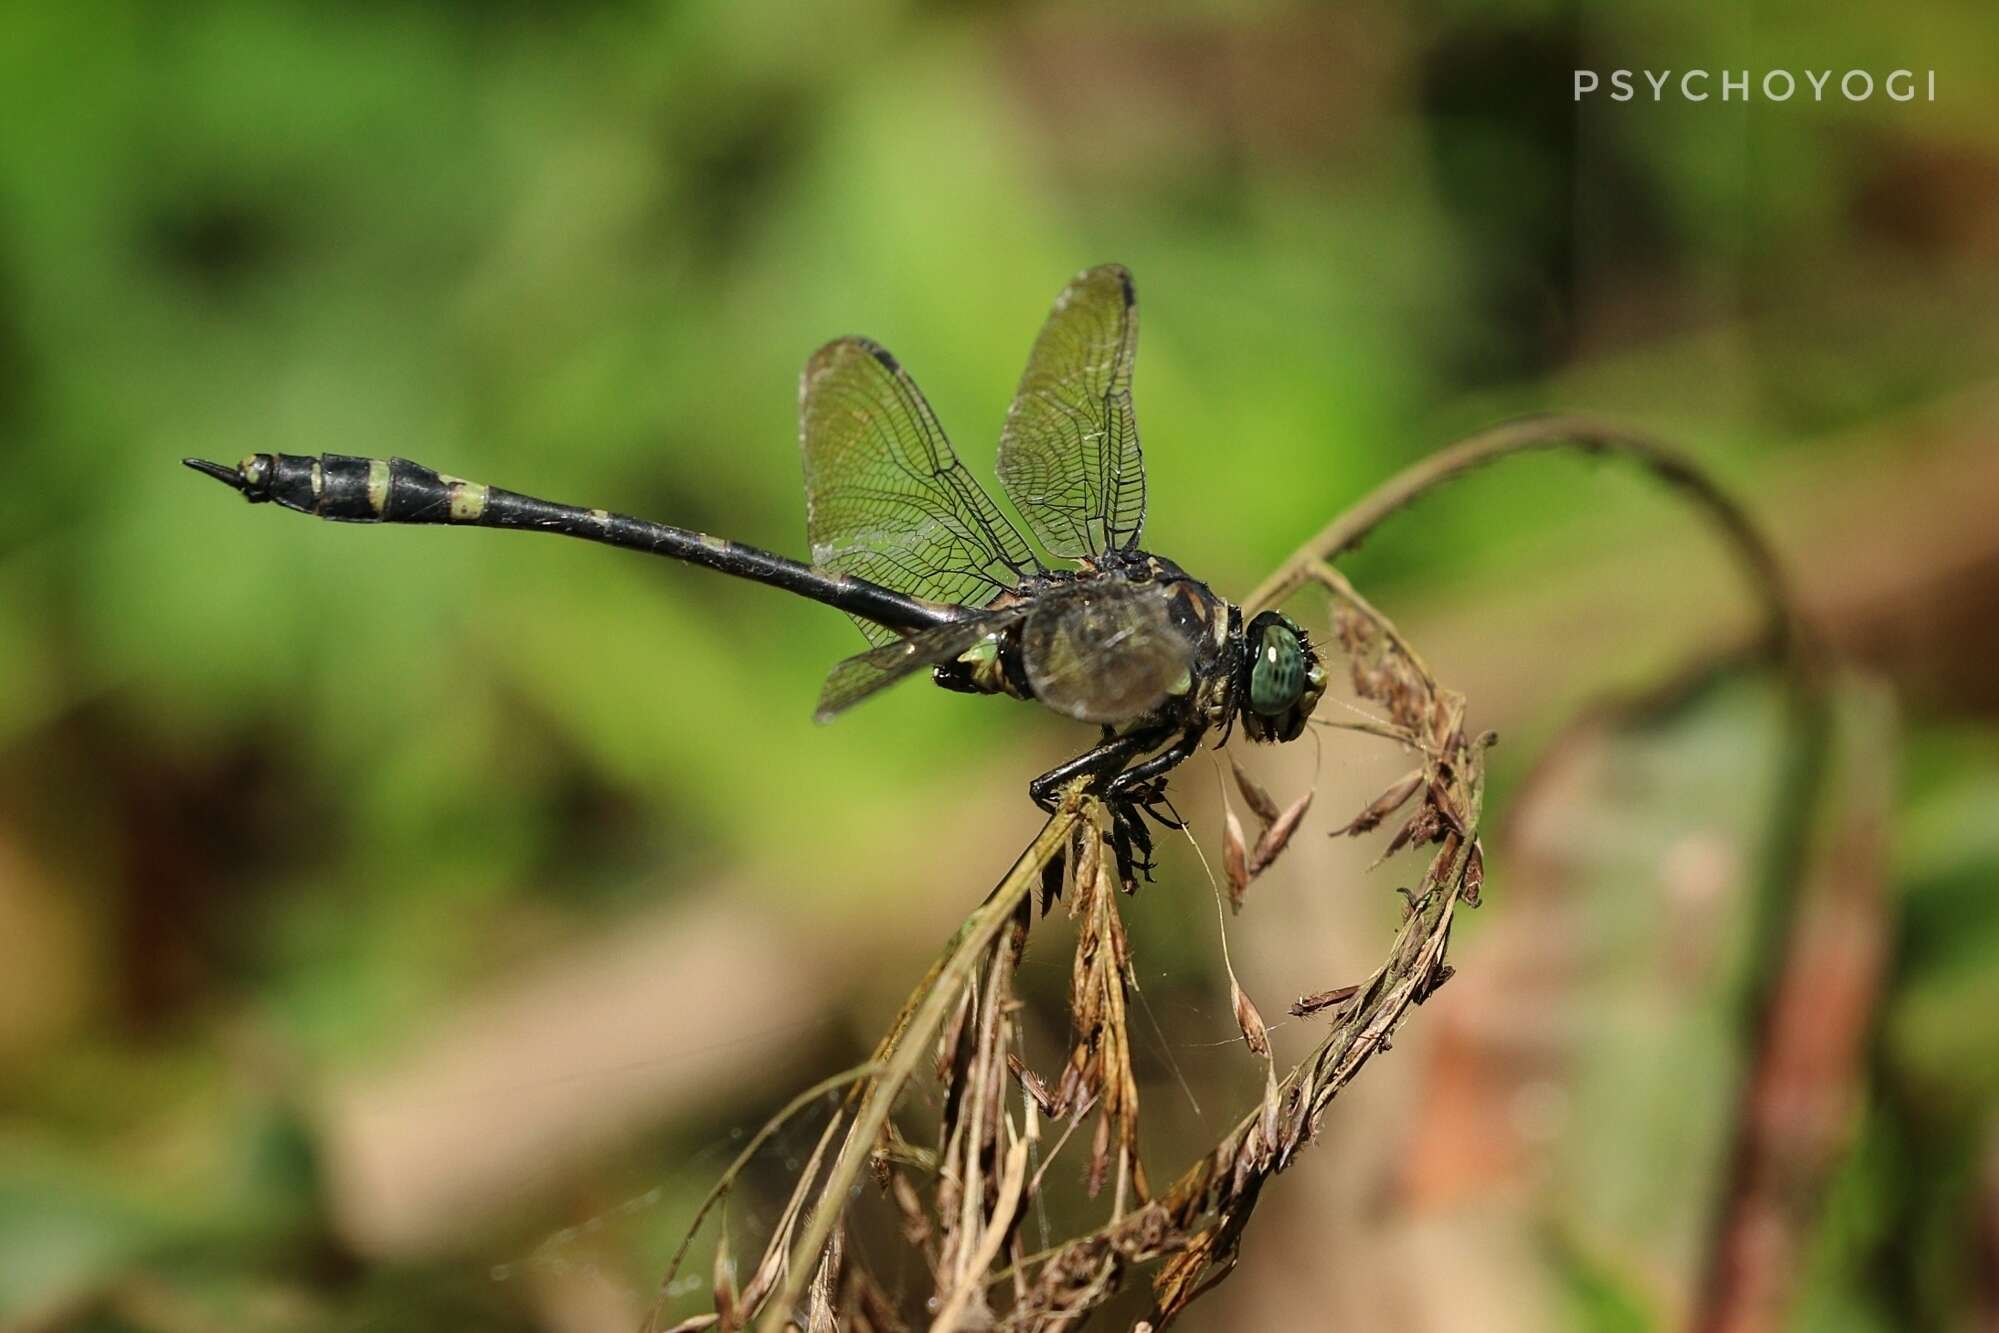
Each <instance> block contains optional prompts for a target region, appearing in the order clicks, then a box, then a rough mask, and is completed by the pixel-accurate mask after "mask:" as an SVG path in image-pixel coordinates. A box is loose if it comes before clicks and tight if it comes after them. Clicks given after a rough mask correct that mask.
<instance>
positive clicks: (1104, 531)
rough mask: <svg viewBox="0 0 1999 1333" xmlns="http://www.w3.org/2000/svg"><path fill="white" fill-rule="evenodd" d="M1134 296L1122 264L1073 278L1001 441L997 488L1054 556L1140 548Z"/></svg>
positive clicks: (1040, 340)
mask: <svg viewBox="0 0 1999 1333" xmlns="http://www.w3.org/2000/svg"><path fill="white" fill-rule="evenodd" d="M1137 351H1138V297H1137V295H1136V294H1135V293H1134V292H1133V290H1132V285H1131V274H1129V273H1127V272H1126V271H1125V270H1124V266H1123V265H1121V264H1104V265H1101V266H1099V267H1097V268H1093V269H1090V270H1088V271H1086V272H1084V273H1079V274H1078V275H1076V277H1075V278H1074V279H1073V280H1072V281H1071V282H1070V283H1069V285H1068V286H1067V287H1065V288H1063V289H1062V294H1061V295H1060V296H1059V297H1057V298H1056V299H1055V307H1054V309H1053V310H1051V311H1050V312H1049V314H1048V321H1047V323H1045V324H1043V325H1042V326H1041V334H1040V336H1039V337H1037V338H1036V339H1035V340H1034V350H1033V351H1032V352H1031V353H1030V354H1029V355H1028V358H1027V371H1026V373H1025V374H1023V375H1022V376H1021V377H1020V388H1019V390H1018V391H1017V392H1016V393H1015V394H1014V399H1013V406H1012V407H1011V408H1009V409H1008V410H1007V414H1006V427H1005V429H1004V430H1003V431H1002V432H1001V434H1000V446H999V477H1000V484H1001V485H1003V486H1005V487H1006V493H1007V495H1008V497H1009V498H1011V499H1012V500H1013V503H1014V507H1015V508H1017V509H1019V510H1020V512H1021V516H1022V517H1023V518H1025V519H1026V520H1027V523H1028V526H1029V527H1031V528H1033V529H1034V534H1035V536H1037V537H1039V538H1040V539H1041V544H1042V545H1043V546H1045V547H1047V548H1048V550H1049V551H1050V552H1051V553H1052V554H1055V555H1060V556H1066V557H1069V558H1071V559H1074V558H1076V557H1079V556H1087V555H1099V554H1102V553H1103V552H1106V551H1111V550H1129V549H1130V548H1132V547H1134V546H1136V545H1137V544H1138V536H1139V531H1140V530H1141V529H1142V528H1143V527H1144V526H1145V460H1144V458H1143V457H1142V456H1141V455H1140V453H1139V447H1138V420H1137V418H1136V417H1135V416H1134V415H1133V413H1132V406H1131V365H1132V360H1133V358H1134V357H1135V356H1136V354H1137Z"/></svg>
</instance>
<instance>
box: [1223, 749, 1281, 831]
mask: <svg viewBox="0 0 1999 1333" xmlns="http://www.w3.org/2000/svg"><path fill="white" fill-rule="evenodd" d="M1229 767H1230V768H1232V769H1234V770H1235V785H1236V790H1237V791H1239V792H1241V793H1242V799H1243V802H1244V803H1245V804H1247V805H1248V806H1249V808H1250V809H1251V810H1252V811H1254V812H1255V814H1256V817H1257V818H1258V819H1260V820H1262V821H1263V822H1264V824H1266V825H1268V824H1269V823H1270V822H1271V821H1273V820H1275V819H1276V818H1277V802H1275V801H1273V800H1271V799H1270V793H1269V792H1267V791H1265V790H1264V789H1263V788H1261V787H1259V786H1257V785H1256V781H1255V779H1253V778H1251V777H1250V775H1249V774H1247V773H1245V772H1243V771H1242V765H1241V764H1239V763H1237V762H1236V761H1235V756H1233V755H1231V756H1229Z"/></svg>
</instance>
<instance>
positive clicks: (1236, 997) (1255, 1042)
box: [1229, 973, 1270, 1058]
mask: <svg viewBox="0 0 1999 1333" xmlns="http://www.w3.org/2000/svg"><path fill="white" fill-rule="evenodd" d="M1229 991H1230V995H1229V999H1230V1001H1231V1002H1232V1003H1233V1004H1234V1005H1235V1022H1236V1026H1237V1027H1239V1028H1241V1029H1242V1039H1243V1042H1244V1044H1246V1045H1247V1046H1248V1047H1249V1050H1250V1054H1252V1055H1261V1056H1264V1057H1265V1058H1268V1057H1269V1055H1270V1029H1269V1028H1267V1027H1265V1026H1264V1025H1263V1015H1262V1014H1260V1013H1258V1012H1257V1010H1256V1002H1255V1001H1253V1000H1251V999H1250V998H1249V992H1248V991H1246V990H1244V989H1243V988H1242V986H1241V984H1240V983H1239V982H1237V981H1236V979H1235V976H1234V974H1233V973H1231V974H1230V976H1229Z"/></svg>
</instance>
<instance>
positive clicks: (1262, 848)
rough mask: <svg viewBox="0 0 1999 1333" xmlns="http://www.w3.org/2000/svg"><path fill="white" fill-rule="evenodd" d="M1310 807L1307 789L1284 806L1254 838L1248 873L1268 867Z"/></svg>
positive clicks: (1288, 842) (1254, 872)
mask: <svg viewBox="0 0 1999 1333" xmlns="http://www.w3.org/2000/svg"><path fill="white" fill-rule="evenodd" d="M1311 808H1312V792H1311V791H1310V790H1309V789H1308V790H1307V791H1306V792H1305V794H1304V795H1303V796H1300V797H1299V798H1298V799H1297V800H1295V801H1293V802H1292V803H1291V804H1290V805H1289V806H1287V807H1285V809H1284V812H1283V813H1282V814H1280V815H1278V816H1277V819H1276V821H1275V822H1274V823H1272V824H1271V826H1270V827H1269V828H1267V829H1265V830H1264V831H1263V836H1262V837H1261V838H1258V839H1257V840H1256V851H1255V852H1254V853H1252V854H1251V855H1250V858H1249V873H1250V874H1252V875H1260V874H1262V873H1263V872H1264V871H1265V870H1266V869H1268V868H1269V866H1270V863H1271V862H1272V861H1275V860H1276V859H1277V857H1278V855H1279V854H1280V853H1281V852H1283V850H1284V849H1285V847H1286V846H1288V845H1289V844H1290V842H1291V835H1292V834H1294V833H1296V832H1297V831H1298V825H1299V824H1301V823H1303V822H1304V820H1305V812H1306V811H1307V810H1310V809H1311Z"/></svg>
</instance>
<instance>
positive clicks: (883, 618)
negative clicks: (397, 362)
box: [184, 454, 964, 632]
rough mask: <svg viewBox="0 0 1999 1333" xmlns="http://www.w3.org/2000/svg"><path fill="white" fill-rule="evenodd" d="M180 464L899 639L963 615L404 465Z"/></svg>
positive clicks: (323, 461)
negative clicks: (872, 627) (461, 528)
mask: <svg viewBox="0 0 1999 1333" xmlns="http://www.w3.org/2000/svg"><path fill="white" fill-rule="evenodd" d="M184 461H185V462H186V463H187V465H188V466H189V467H191V468H194V469H195V470H196V471H199V472H201V473H204V474H205V475H207V476H211V477H214V478H215V479H216V480H217V481H221V482H224V483H226V484H227V485H230V486H233V487H234V488H235V489H237V490H238V491H240V492H242V494H243V498H244V499H246V500H249V501H250V502H251V503H252V504H275V505H279V506H282V507H283V508H285V509H291V510H295V511H297V512H298V513H301V514H311V515H313V516H314V517H315V518H330V519H333V520H335V521H337V522H342V523H450V524H461V525H465V526H469V527H481V528H514V529H517V530H520V531H526V532H553V533H558V534H560V535H562V536H566V537H576V538H580V539H582V540H584V541H592V542H602V543H604V544H605V545H606V546H622V547H624V548H625V549H627V550H634V551H644V552H646V553H647V554H648V555H663V556H667V557H669V558H671V559H674V560H684V561H686V562H687V563H689V564H692V565H701V566H703V567H704V568H707V569H714V570H719V571H721V572H722V573H724V574H733V575H735V576H736V577H738V578H746V579H752V580H754V581H756V582H758V583H767V584H770V585H771V586H772V587H775V588H783V589H785V590H786V591H787V592H795V593H798V594H800V595H801V596H805V597H810V598H812V599H813V600H814V601H818V602H824V603H825V604H827V605H828V606H836V607H838V608H840V609H841V610H842V611H847V612H850V613H851V614H853V615H856V616H860V617H862V618H864V619H867V620H871V621H874V622H875V623H876V624H880V625H886V626H888V627H889V628H891V629H895V630H901V631H904V632H913V631H916V630H922V629H928V628H931V627H932V626H936V625H941V624H945V623H947V622H949V621H952V620H956V619H958V618H959V617H960V616H962V615H963V614H964V610H963V608H960V607H955V606H945V605H941V604H939V603H936V602H926V601H922V600H920V599H918V598H914V597H909V596H905V595H904V594H902V593H899V592H896V591H894V590H893V589H890V588H885V587H882V586H881V585H880V584H877V583H870V582H869V581H868V580H866V579H862V578H856V577H854V576H852V575H850V574H839V573H835V572H833V571H830V570H824V569H818V568H816V567H814V566H812V565H807V564H801V563H800V562H799V561H796V560H791V559H788V558H786V557H784V556H781V555H776V554H774V553H772V552H770V551H766V550H763V549H761V548H759V547H755V546H747V545H744V544H743V543H741V542H732V541H725V540H723V539H722V538H720V537H711V536H709V535H708V534H707V533H705V532H695V531H693V530H691V529H688V528H676V527H674V526H673V525H672V524H670V523H655V522H652V521H650V520H648V519H642V518H633V517H631V516H630V515H629V514H614V513H612V512H611V511H610V510H608V509H584V508H580V507H578V506H576V505H566V504H557V503H556V502H554V501H553V500H541V499H537V498H536V497H534V496H532V495H522V494H521V493H520V492H518V491H509V490H502V489H501V488H500V487H498V486H488V485H486V484H485V483H484V482H478V481H465V480H463V479H462V478H459V477H453V476H450V475H448V474H446V473H442V472H438V471H437V470H435V469H434V468H428V467H425V466H424V465H423V464H421V463H412V462H411V461H410V460H409V459H407V458H359V457H355V456H354V455H351V454H320V455H317V456H312V455H307V454H252V455H250V456H249V457H248V458H246V459H244V460H243V461H242V462H241V463H239V464H237V465H236V466H235V467H233V468H232V467H225V466H223V465H222V464H220V463H211V462H208V461H207V460H206V459H200V458H190V459H186V460H184Z"/></svg>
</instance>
